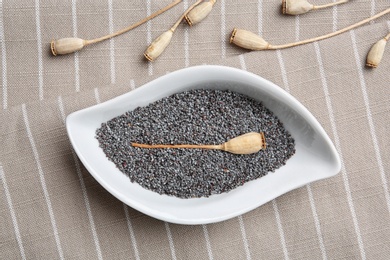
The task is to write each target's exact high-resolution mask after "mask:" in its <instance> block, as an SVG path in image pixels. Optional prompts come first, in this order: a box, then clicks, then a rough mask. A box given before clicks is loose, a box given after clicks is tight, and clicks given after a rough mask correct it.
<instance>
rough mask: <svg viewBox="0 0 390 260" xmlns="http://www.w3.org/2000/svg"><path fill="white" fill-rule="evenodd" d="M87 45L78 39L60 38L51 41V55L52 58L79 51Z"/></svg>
mask: <svg viewBox="0 0 390 260" xmlns="http://www.w3.org/2000/svg"><path fill="white" fill-rule="evenodd" d="M86 45H87V41H86V40H83V39H80V38H62V39H59V40H52V41H51V43H50V48H51V53H52V54H53V55H54V56H57V55H58V54H60V55H63V54H68V53H72V52H75V51H78V50H81V49H82V48H83V47H84V46H86Z"/></svg>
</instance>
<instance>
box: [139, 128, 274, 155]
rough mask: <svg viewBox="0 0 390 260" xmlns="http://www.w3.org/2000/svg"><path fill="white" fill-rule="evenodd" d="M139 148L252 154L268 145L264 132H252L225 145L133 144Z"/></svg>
mask: <svg viewBox="0 0 390 260" xmlns="http://www.w3.org/2000/svg"><path fill="white" fill-rule="evenodd" d="M131 145H132V146H134V147H139V148H195V149H216V150H222V151H225V152H229V153H234V154H251V153H257V152H258V151H260V150H261V149H265V148H266V146H267V144H266V142H265V136H264V133H263V132H260V133H256V132H250V133H246V134H243V135H239V136H237V137H235V138H233V139H230V140H229V141H227V142H225V143H223V144H217V145H207V144H206V145H196V144H154V145H149V144H139V143H131Z"/></svg>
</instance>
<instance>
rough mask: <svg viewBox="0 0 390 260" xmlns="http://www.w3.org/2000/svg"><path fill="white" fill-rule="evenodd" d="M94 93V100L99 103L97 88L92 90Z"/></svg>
mask: <svg viewBox="0 0 390 260" xmlns="http://www.w3.org/2000/svg"><path fill="white" fill-rule="evenodd" d="M94 92H95V100H96V103H98V104H99V103H100V95H99V90H98V88H95V89H94Z"/></svg>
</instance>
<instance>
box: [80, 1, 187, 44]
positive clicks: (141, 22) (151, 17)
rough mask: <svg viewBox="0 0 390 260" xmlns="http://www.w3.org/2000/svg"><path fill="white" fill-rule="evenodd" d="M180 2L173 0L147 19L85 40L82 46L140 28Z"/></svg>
mask: <svg viewBox="0 0 390 260" xmlns="http://www.w3.org/2000/svg"><path fill="white" fill-rule="evenodd" d="M181 1H182V0H175V1H173V2H172V3H170V4H169V5H167V6H165V7H164V8H162V9H160V10H158V11H156V12H154V13H153V14H151V15H149V16H148V17H145V18H144V19H142V20H141V21H139V22H136V23H135V24H132V25H130V26H129V27H126V28H124V29H122V30H119V31H117V32H115V33H112V34H109V35H106V36H103V37H100V38H96V39H92V40H86V41H85V44H84V46H87V45H89V44H93V43H97V42H101V41H104V40H107V39H110V38H112V37H115V36H118V35H120V34H123V33H125V32H128V31H130V30H132V29H134V28H136V27H138V26H140V25H141V24H144V23H146V22H147V21H149V20H151V19H153V18H154V17H156V16H158V15H160V14H162V13H164V12H165V11H167V10H169V9H171V8H172V7H174V6H175V5H177V4H178V3H180V2H181Z"/></svg>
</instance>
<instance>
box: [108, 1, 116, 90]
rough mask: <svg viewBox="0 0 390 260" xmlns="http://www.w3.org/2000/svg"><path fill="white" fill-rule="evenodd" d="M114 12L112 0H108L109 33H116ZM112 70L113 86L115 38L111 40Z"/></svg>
mask: <svg viewBox="0 0 390 260" xmlns="http://www.w3.org/2000/svg"><path fill="white" fill-rule="evenodd" d="M113 16H114V15H113V11H112V0H108V26H109V33H110V34H111V33H113V32H114V18H113ZM110 70H111V84H115V42H114V38H111V39H110Z"/></svg>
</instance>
